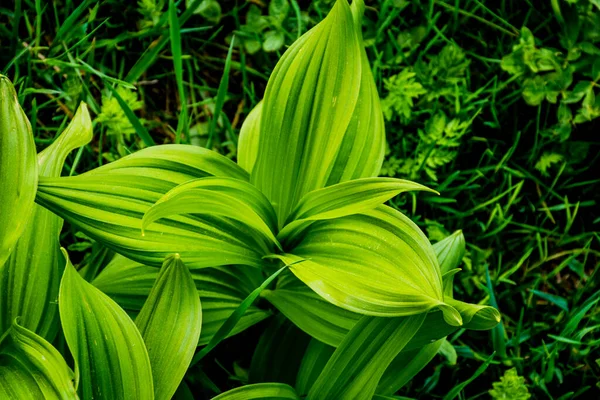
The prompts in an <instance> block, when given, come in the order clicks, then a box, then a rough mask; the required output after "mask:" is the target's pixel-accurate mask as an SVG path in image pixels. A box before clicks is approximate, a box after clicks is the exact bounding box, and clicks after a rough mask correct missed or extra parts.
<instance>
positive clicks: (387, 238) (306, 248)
mask: <svg viewBox="0 0 600 400" xmlns="http://www.w3.org/2000/svg"><path fill="white" fill-rule="evenodd" d="M363 7H364V4H363V3H362V2H361V1H354V2H352V6H349V5H348V2H347V1H346V0H338V1H337V2H336V3H335V5H334V7H333V9H332V10H331V12H330V14H329V16H328V17H326V18H325V19H324V20H323V21H322V22H321V23H320V24H318V25H317V26H316V27H315V28H313V29H312V30H311V31H309V32H308V33H307V34H305V35H304V36H302V37H301V38H300V39H299V40H298V41H297V42H296V43H295V44H294V45H292V46H291V47H290V48H289V49H288V51H287V52H286V53H285V54H284V56H283V57H282V59H281V60H280V61H279V63H278V65H277V67H276V68H275V70H274V72H273V74H272V75H271V77H270V79H269V82H268V85H267V89H266V92H265V98H264V100H263V102H262V103H260V104H259V106H258V108H257V109H256V111H255V112H253V113H251V114H250V116H249V117H248V119H247V121H246V123H245V124H246V125H245V128H244V129H243V131H244V132H243V137H242V138H240V144H239V149H238V151H239V158H240V165H237V164H235V163H234V162H232V161H231V160H229V159H228V158H226V157H224V156H222V155H220V154H217V153H215V152H212V151H210V150H208V149H204V148H200V147H195V146H190V145H163V146H152V147H148V148H146V149H143V150H141V151H138V152H136V153H133V154H131V155H128V156H125V157H123V158H121V159H119V160H117V161H115V162H112V163H110V164H107V165H104V166H102V167H99V168H96V169H94V170H91V171H89V172H87V173H84V174H82V175H78V176H71V177H60V169H61V167H62V164H63V162H64V160H65V157H66V154H67V153H68V152H70V151H71V150H73V149H74V148H76V147H79V146H81V145H82V144H84V143H86V142H87V141H89V140H90V131H91V122H90V117H89V114H88V113H87V108H86V106H85V105H81V106H80V109H79V111H78V112H77V113H76V116H75V118H74V120H73V121H72V122H71V124H70V125H69V127H68V128H67V129H66V130H65V131H64V132H63V134H62V135H61V136H60V137H59V139H58V140H57V141H55V142H54V143H53V144H52V146H51V147H49V148H48V149H46V150H45V151H44V152H42V153H40V154H39V155H38V161H39V163H40V165H41V166H42V171H40V177H39V182H38V185H37V193H36V192H35V187H28V188H26V190H28V192H29V196H30V197H31V198H33V193H35V194H36V201H37V203H38V205H36V206H35V207H36V209H35V210H36V212H39V215H38V214H36V220H34V221H28V218H27V215H23V214H20V215H7V214H5V212H12V211H13V210H12V209H8V211H5V209H4V208H3V209H2V215H1V217H2V220H4V218H6V219H7V220H8V218H9V217H10V218H15V219H16V220H17V222H18V223H23V224H26V223H27V229H29V230H30V231H29V232H27V233H26V234H25V235H24V236H21V237H20V238H19V239H18V240H19V241H21V240H22V241H24V243H26V245H24V248H25V247H26V248H28V249H35V250H36V251H47V252H49V253H51V254H52V259H51V261H52V264H49V262H50V260H47V259H46V258H44V257H42V258H40V259H39V261H40V263H41V265H43V267H42V266H40V268H37V269H36V270H35V271H34V272H36V273H39V276H40V277H44V276H45V277H52V278H53V279H51V280H49V281H47V282H43V283H42V284H39V283H35V282H33V281H28V280H25V279H19V280H18V283H19V285H15V284H11V283H9V285H10V287H9V289H10V290H4V291H2V297H1V298H0V299H1V301H3V302H4V301H10V302H12V303H13V304H16V305H17V306H19V307H22V308H21V310H22V311H21V310H19V309H18V307H16V308H15V307H9V309H10V310H11V312H10V313H8V314H6V315H5V314H3V315H2V317H3V319H5V318H6V319H8V320H12V321H15V320H16V322H15V323H14V324H12V325H11V326H10V327H7V328H6V327H5V329H6V333H5V336H3V340H2V341H0V347H1V348H2V354H3V355H5V356H6V359H5V360H7V364H8V366H7V367H4V365H6V364H3V367H0V374H2V377H3V379H2V382H6V383H5V384H3V385H4V386H0V390H5V393H7V394H8V393H12V392H11V391H17V390H18V391H19V392H18V393H21V394H22V395H26V394H28V393H29V394H35V395H37V396H38V397H40V396H41V397H51V396H54V397H59V398H73V397H74V392H75V390H77V391H78V393H79V394H80V395H81V397H83V398H84V399H88V398H125V397H131V398H141V399H145V398H153V397H157V398H170V397H171V396H172V395H173V394H174V392H175V390H177V387H178V386H179V385H180V384H181V381H182V378H183V376H184V374H185V373H186V371H187V370H188V367H189V366H190V365H191V366H194V367H195V366H197V365H198V363H199V362H200V361H201V360H205V357H206V355H207V354H208V353H209V352H210V351H211V350H212V349H214V348H215V347H216V346H217V345H218V344H219V343H220V341H222V340H223V339H225V338H226V337H228V336H230V335H232V334H233V333H234V332H235V331H236V329H237V331H238V332H239V331H240V330H242V329H243V327H240V326H239V324H240V323H241V321H242V320H244V318H246V320H245V324H246V325H251V324H252V323H256V322H258V321H259V320H261V319H263V318H265V317H266V316H268V312H265V311H264V310H262V311H261V310H260V308H258V307H256V308H254V310H253V314H258V315H255V316H254V317H253V318H252V319H249V318H248V314H247V312H248V310H251V309H252V308H253V307H254V302H255V301H256V300H257V299H258V298H259V297H263V298H264V299H266V300H267V301H268V302H270V303H271V304H272V305H273V307H274V309H275V310H279V311H276V312H277V313H279V312H280V313H281V314H283V315H284V316H285V317H286V318H287V319H289V320H290V321H291V323H293V324H294V325H295V326H296V327H297V328H299V329H300V330H302V331H304V332H306V333H307V334H309V335H310V336H311V337H312V339H311V340H310V343H308V344H306V346H307V347H306V351H305V352H304V353H303V354H302V353H301V354H300V356H301V359H302V360H301V364H295V365H291V366H290V367H291V368H295V367H298V370H297V371H293V370H292V372H293V373H291V374H290V375H291V376H292V378H294V379H293V380H294V382H291V383H292V384H294V385H295V388H292V387H291V386H289V385H287V384H285V383H280V381H279V380H278V379H274V381H273V382H272V383H256V384H250V385H246V386H243V387H241V388H238V389H233V390H232V391H230V392H228V393H224V394H221V395H219V396H217V397H216V398H218V399H227V398H240V397H242V398H248V399H251V398H268V397H283V398H299V396H307V398H311V399H329V398H360V399H363V398H364V399H369V398H372V397H374V396H379V397H384V396H388V395H392V394H394V393H395V392H397V391H398V390H399V389H400V388H401V387H403V386H404V385H405V384H406V383H407V382H408V381H410V379H411V378H412V377H414V376H415V375H416V374H417V372H419V371H420V370H421V369H422V368H424V367H425V366H426V365H427V364H428V362H429V361H431V360H432V358H433V357H434V356H435V355H436V354H437V352H438V351H439V349H440V347H441V346H442V345H443V344H444V343H445V340H446V339H445V338H446V337H447V336H448V335H450V334H452V333H453V332H456V331H457V330H458V329H459V328H466V329H475V330H487V329H491V328H493V327H494V326H496V325H497V323H498V322H499V320H500V315H499V313H498V311H497V310H496V309H495V308H493V307H490V306H484V305H475V304H469V303H464V302H462V301H459V300H456V299H454V294H453V277H454V275H455V274H456V273H457V272H458V271H459V269H458V266H459V264H460V262H461V260H462V257H463V254H464V252H465V242H464V237H463V235H462V233H461V232H460V231H459V232H456V233H454V234H453V235H451V236H449V237H447V238H446V239H444V240H442V241H440V242H438V243H436V244H435V245H434V246H432V245H431V243H430V242H429V241H428V240H427V238H426V237H425V235H424V234H423V233H422V232H421V230H420V229H419V228H418V226H417V225H416V224H415V223H414V222H412V221H411V220H410V219H409V218H408V217H406V216H405V215H404V214H402V213H401V212H399V211H397V210H395V209H393V208H392V207H389V206H385V205H383V204H384V203H385V202H386V201H387V200H389V199H391V198H393V197H395V196H396V195H398V194H399V193H402V192H406V191H414V190H421V191H428V192H432V191H431V190H430V189H428V188H426V187H424V186H422V185H419V184H416V183H414V182H410V181H405V180H399V179H392V178H376V176H377V174H378V172H379V170H380V168H381V164H382V160H383V151H384V140H385V137H384V126H383V113H382V111H381V107H380V104H379V96H378V93H377V90H376V87H375V83H374V80H373V77H372V74H371V70H370V67H369V63H368V60H367V55H366V52H365V50H364V48H363V46H362V32H361V23H360V22H361V18H362V14H363V11H364V10H363ZM324 38H327V40H324ZM440 96H442V95H440ZM3 101H4V99H3ZM6 101H7V102H8V103H10V105H11V106H12V107H14V108H15V109H17V110H19V111H20V109H19V108H18V102H17V99H16V97H15V96H12V97H9V98H7V100H6ZM8 103H7V104H8ZM21 114H22V111H21ZM21 114H19V115H21ZM11 116H12V114H11ZM23 120H24V119H23V117H21V118H20V119H19V121H23ZM10 122H12V120H9V123H10ZM455 125H456V124H455ZM448 126H450V127H448ZM456 129H461V128H460V126H457V127H453V125H452V122H451V121H450V122H448V123H446V121H444V132H446V134H447V135H450V133H448V132H453V130H456ZM17 130H18V131H19V134H20V135H22V136H23V137H28V136H29V137H30V136H31V132H30V131H27V129H26V127H25V126H17ZM11 132H12V131H11ZM14 149H15V146H11V145H10V144H8V145H3V146H2V147H1V150H2V153H0V154H1V155H2V157H4V155H5V154H9V152H10V151H14ZM34 164H35V163H34ZM28 167H30V170H33V171H34V172H35V165H29V166H28ZM42 207H44V208H42ZM46 209H48V210H51V211H53V212H54V213H56V215H53V214H50V213H48V212H47V211H46ZM58 216H60V217H61V218H64V219H65V220H66V221H68V222H69V223H70V224H71V225H72V226H74V227H77V228H78V229H79V230H81V231H82V232H83V233H85V234H86V235H87V236H89V237H91V238H93V239H94V240H96V241H97V242H99V243H101V244H103V245H105V246H107V247H109V248H111V249H113V250H114V251H116V252H117V253H119V254H120V256H117V257H116V258H115V259H113V260H112V261H111V262H110V263H109V264H108V265H105V266H104V265H101V264H100V265H98V266H94V265H93V263H92V262H91V261H90V264H88V265H87V266H86V267H85V268H82V269H81V270H80V271H77V270H76V269H75V268H74V267H73V265H72V264H71V263H70V261H69V260H68V256H67V254H66V252H64V251H63V253H62V256H61V255H60V254H59V253H58V248H59V247H58V237H57V236H58V231H59V229H58V227H60V224H61V222H62V221H61V220H60V219H59V218H58ZM37 218H40V219H42V218H43V219H44V221H43V222H44V223H41V222H39V221H38V220H37ZM46 224H49V225H51V229H44V228H45V227H46ZM38 229H39V230H41V231H40V232H38ZM38 233H39V234H38ZM41 241H43V246H42V242H41ZM3 245H4V243H3ZM13 256H14V257H15V261H14V262H11V263H9V265H8V266H7V265H5V266H3V269H2V271H3V272H4V271H10V273H11V274H12V275H11V276H15V275H19V276H23V275H24V274H26V273H29V272H30V271H28V270H27V269H26V267H27V262H26V260H25V259H23V258H22V257H26V252H16V253H13V254H11V257H13ZM123 256H124V257H123ZM57 260H58V261H57ZM182 260H183V261H185V265H184V264H183V261H182ZM56 262H58V266H59V267H58V269H57V268H56V265H57V264H56ZM95 262H98V261H95ZM62 265H65V267H64V272H63V271H62V267H61V266H62ZM157 267H160V270H159V269H158V268H157ZM44 268H45V269H44ZM96 271H100V273H97V272H96ZM61 276H62V278H60V277H61ZM59 278H60V286H59V287H58V286H57V283H58V281H59ZM86 279H87V280H89V281H91V282H88V281H87V280H86ZM2 282H11V279H6V280H2ZM34 284H35V286H33V285H34ZM57 287H58V295H57V296H58V314H57V313H56V312H53V313H49V314H48V315H52V320H51V321H50V322H46V321H36V323H32V324H29V325H28V327H23V326H22V325H20V323H19V322H20V318H28V317H27V316H28V315H30V310H31V308H35V307H36V306H37V307H40V304H42V305H43V304H45V305H47V304H48V303H49V302H48V301H47V300H46V299H47V297H44V296H46V295H47V296H49V297H50V298H53V297H55V296H56V290H57ZM34 288H35V290H33V289H34ZM198 290H199V291H200V296H198ZM40 293H43V294H44V295H40ZM109 296H110V297H109ZM111 297H112V299H111ZM302 299H303V300H304V301H302ZM201 302H202V306H201ZM215 303H217V304H215ZM24 304H26V305H27V307H24ZM119 304H120V305H119ZM54 308H56V307H54ZM4 309H5V307H0V310H4ZM124 309H127V311H128V312H129V314H131V316H134V318H131V316H130V315H128V313H127V312H126V311H125V310H124ZM223 309H225V310H226V312H225V313H223ZM15 310H16V311H15ZM201 310H202V311H201ZM276 318H279V319H280V320H281V318H283V317H281V315H279V316H278V317H276ZM42 322H43V323H42ZM207 322H210V323H212V324H207ZM276 322H277V321H276ZM59 323H60V327H59ZM291 323H288V324H287V326H288V327H289V326H291ZM46 325H49V326H50V328H44V329H41V328H40V326H46ZM201 326H202V329H201ZM271 326H272V328H270V330H279V329H281V327H285V326H286V323H285V321H284V322H282V323H279V322H277V323H274V324H272V325H270V327H271ZM59 329H62V333H63V334H64V338H65V342H66V345H67V347H68V349H69V351H70V353H71V355H72V356H73V359H74V365H75V371H76V373H75V374H74V373H73V371H72V370H71V369H70V367H69V366H68V365H67V363H66V362H65V361H64V358H63V356H62V355H60V354H59V353H58V351H57V350H56V349H55V348H53V347H52V346H51V345H50V343H49V341H51V340H52V339H53V338H54V336H56V332H57V330H59ZM205 331H209V335H206V333H205ZM203 335H204V337H203ZM263 338H265V339H264V342H262V343H267V344H264V346H262V347H260V348H257V354H259V355H258V356H257V358H256V359H257V361H256V365H260V360H261V359H264V358H265V357H262V358H261V357H260V353H258V352H260V351H264V352H265V354H267V355H268V356H269V357H271V356H273V357H275V356H276V355H277V354H272V353H276V352H272V351H271V350H270V346H269V345H268V343H269V341H275V340H276V339H278V338H279V335H277V334H273V333H272V332H271V331H267V332H266V333H265V336H263ZM261 340H262V338H261ZM24 342H25V345H24V344H23V343H24ZM198 345H204V347H202V348H201V349H200V350H199V351H198V352H196V347H197V346H198ZM273 345H274V344H273ZM288 349H289V346H288ZM194 353H195V355H194ZM65 355H66V354H65ZM48 360H50V361H48ZM315 360H319V363H318V365H316V364H315ZM45 361H48V363H51V364H52V367H53V368H49V367H48V363H47V362H45ZM488 364H489V361H488V362H487V363H486V364H484V366H487V365H488ZM256 368H259V371H260V367H256ZM261 372H263V375H266V371H261ZM278 372H279V371H274V372H273V373H274V374H277V373H278ZM295 372H297V374H296V373H295ZM256 373H257V372H254V373H252V371H251V373H250V374H249V378H248V379H251V378H252V377H253V376H255V374H256ZM73 377H75V382H73ZM265 379H266V378H265ZM180 387H181V386H180ZM183 387H185V386H184V385H183Z"/></svg>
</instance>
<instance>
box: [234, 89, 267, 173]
mask: <svg viewBox="0 0 600 400" xmlns="http://www.w3.org/2000/svg"><path fill="white" fill-rule="evenodd" d="M262 106H263V102H262V101H260V102H259V103H258V104H257V105H256V107H254V108H253V109H252V111H250V113H249V114H248V116H247V117H246V119H245V120H244V123H243V124H242V128H241V129H240V137H239V138H238V147H237V162H238V165H239V166H240V167H242V168H244V169H245V170H246V171H248V173H251V172H252V168H254V163H255V162H256V157H257V156H258V143H259V138H260V116H261V114H262Z"/></svg>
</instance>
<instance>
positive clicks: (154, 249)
mask: <svg viewBox="0 0 600 400" xmlns="http://www.w3.org/2000/svg"><path fill="white" fill-rule="evenodd" d="M161 149H162V150H164V151H163V152H161V151H160V150H161ZM189 149H192V150H191V151H190V150H189ZM193 149H195V148H194V147H193V146H155V147H151V148H148V149H144V150H142V151H140V152H138V153H134V154H132V155H130V156H128V157H124V158H122V159H120V160H118V161H116V162H114V163H112V164H108V165H106V166H104V167H101V168H98V169H96V170H93V171H91V172H88V173H86V174H82V175H79V176H76V177H69V178H42V179H41V182H40V184H39V190H38V197H37V201H38V203H40V204H41V205H43V206H44V207H46V208H49V209H50V210H51V211H53V212H55V213H57V214H58V215H59V216H61V217H63V218H64V219H66V220H68V221H69V222H70V223H71V224H73V225H75V226H77V227H78V228H79V229H81V230H82V231H83V232H85V233H86V234H87V235H89V236H90V237H92V238H94V239H95V240H97V241H99V242H101V243H103V244H105V245H106V246H108V247H110V248H112V249H113V250H115V251H116V252H118V253H121V254H123V255H125V256H126V257H128V258H131V259H133V260H136V261H138V262H141V263H144V264H150V265H155V266H160V265H161V264H162V261H163V260H164V258H165V257H166V256H168V255H169V254H173V253H179V254H181V256H182V257H183V258H184V259H185V260H186V263H187V265H188V267H191V268H202V267H208V266H218V265H229V264H242V265H251V266H261V265H262V260H261V258H262V255H263V254H267V253H268V252H269V250H270V249H269V247H268V246H267V245H266V244H265V243H264V241H263V240H261V238H260V237H258V238H257V237H256V236H257V235H256V234H255V232H254V231H253V230H250V229H248V228H247V227H245V226H241V224H239V223H237V222H235V221H234V220H231V219H228V218H223V217H219V216H207V215H206V216H177V217H172V218H168V219H167V218H165V219H161V220H160V221H157V222H156V223H154V224H152V226H151V227H149V228H148V229H146V230H145V235H144V236H142V217H143V215H144V214H145V213H146V212H147V211H148V210H149V209H150V207H151V206H152V205H153V204H154V203H155V202H156V201H158V200H159V199H160V198H161V197H162V195H164V194H165V193H167V192H168V191H169V190H171V189H173V188H174V187H175V186H176V185H178V184H181V183H184V182H187V181H189V180H192V179H195V178H198V177H204V176H207V175H211V174H219V176H225V175H226V174H233V175H236V176H242V177H244V176H246V172H245V171H243V170H242V169H241V168H240V167H237V166H236V165H235V164H233V163H232V162H231V161H229V160H228V159H226V158H225V157H223V156H220V155H218V154H216V153H213V152H209V151H207V150H204V151H197V150H193ZM140 153H142V154H140ZM152 157H154V158H152ZM165 157H170V158H169V159H165Z"/></svg>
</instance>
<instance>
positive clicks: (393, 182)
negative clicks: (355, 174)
mask: <svg viewBox="0 0 600 400" xmlns="http://www.w3.org/2000/svg"><path fill="white" fill-rule="evenodd" d="M409 190H426V191H430V192H435V191H433V190H431V189H429V188H427V187H425V186H423V185H419V184H418V183H415V182H411V181H405V180H402V179H394V178H363V179H354V180H351V181H347V182H342V183H338V184H335V185H332V186H328V187H326V188H322V189H317V190H314V191H312V192H310V193H307V194H306V195H304V197H302V199H300V201H299V202H298V205H297V206H296V207H295V208H294V210H293V211H292V212H291V213H290V215H289V216H288V221H287V225H286V226H285V227H284V228H283V229H282V231H281V232H280V233H279V238H280V239H281V240H286V239H288V240H293V238H294V236H295V235H299V234H300V233H301V232H302V228H305V227H306V226H308V224H309V223H310V221H319V220H325V219H334V218H340V217H345V216H347V215H353V214H359V213H361V212H363V211H368V210H371V209H373V208H375V207H377V206H379V205H381V204H383V203H385V202H386V201H388V200H389V199H391V198H392V197H394V196H396V195H398V194H400V193H402V192H406V191H409Z"/></svg>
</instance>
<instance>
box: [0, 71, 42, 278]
mask: <svg viewBox="0 0 600 400" xmlns="http://www.w3.org/2000/svg"><path fill="white" fill-rule="evenodd" d="M37 181H38V164H37V160H36V158H35V143H34V141H33V133H32V131H31V124H30V123H29V120H28V119H27V116H26V115H25V112H24V111H23V109H22V108H21V105H20V104H19V99H18V98H17V93H16V92H15V88H14V87H13V85H12V83H11V82H10V80H9V79H8V78H7V77H5V76H3V75H0V182H2V190H0V204H1V205H2V207H0V268H2V266H3V265H4V263H5V262H6V260H7V259H8V256H9V255H10V254H11V253H12V251H13V249H14V246H15V244H16V243H17V240H18V239H19V237H20V236H21V234H22V233H23V231H24V230H25V226H26V225H27V222H28V221H29V217H30V216H31V213H32V210H33V200H34V199H35V190H36V189H35V188H36V185H37Z"/></svg>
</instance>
